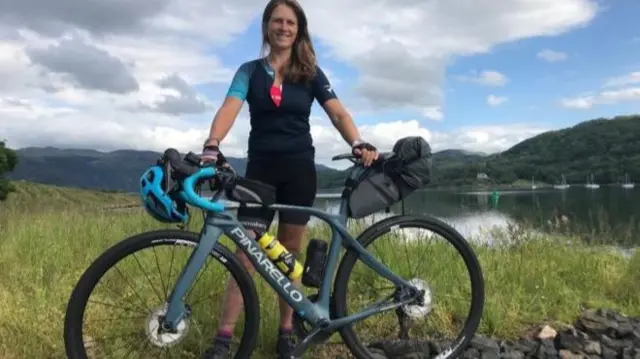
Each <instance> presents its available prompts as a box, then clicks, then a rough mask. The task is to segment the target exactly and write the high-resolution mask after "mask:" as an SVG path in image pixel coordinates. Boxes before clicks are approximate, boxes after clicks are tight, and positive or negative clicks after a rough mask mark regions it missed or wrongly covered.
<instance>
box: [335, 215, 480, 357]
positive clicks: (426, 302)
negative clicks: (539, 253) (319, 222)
mask: <svg viewBox="0 0 640 359" xmlns="http://www.w3.org/2000/svg"><path fill="white" fill-rule="evenodd" d="M401 231H404V232H405V233H404V235H402V234H401V233H400V232H401ZM436 237H439V238H440V239H441V241H440V242H441V243H437V242H436V239H437V238H436ZM442 239H444V240H442ZM358 241H359V242H360V243H361V244H362V245H363V246H364V247H365V248H367V250H368V251H369V252H370V253H372V254H373V255H374V257H376V259H378V260H379V261H380V262H381V263H382V264H384V265H386V266H387V267H388V268H389V269H390V270H391V271H392V272H394V273H395V274H396V275H399V276H401V277H403V278H405V279H407V280H409V281H411V282H412V283H413V284H414V285H416V287H418V288H419V289H423V290H424V295H423V296H422V297H421V298H420V299H419V300H418V301H416V302H413V303H410V304H409V305H405V306H402V307H399V308H398V309H397V310H387V311H385V312H382V313H378V314H375V315H373V316H370V317H368V318H366V319H364V320H362V321H359V322H356V323H353V324H351V325H348V326H345V327H343V328H341V330H340V334H341V335H342V338H343V340H344V342H345V344H346V345H347V347H348V348H349V349H350V350H351V352H352V353H353V355H355V357H356V358H358V359H373V358H374V352H376V351H378V350H382V351H385V352H387V354H392V353H389V351H390V350H392V349H390V347H391V346H389V345H388V343H390V342H392V341H393V342H394V345H393V348H396V349H395V350H398V351H399V352H398V355H402V354H406V352H407V349H402V347H403V345H402V344H401V343H399V342H398V340H406V341H407V345H406V346H405V347H411V348H412V350H411V351H410V352H412V353H413V352H416V351H419V352H421V353H424V354H428V355H434V354H435V352H438V353H440V354H441V356H439V359H444V358H451V357H455V356H457V355H458V354H459V353H460V352H461V351H462V350H464V348H465V347H466V346H467V345H468V344H469V342H470V340H471V339H472V337H473V335H474V334H475V332H476V330H477V328H478V325H479V323H480V319H481V317H482V311H483V307H484V279H483V277H482V271H481V268H480V264H479V263H478V260H477V258H476V256H475V254H474V252H473V250H472V248H471V247H470V246H469V244H468V243H467V241H466V240H465V239H464V238H463V237H462V235H460V233H458V232H457V231H456V230H455V229H453V228H452V227H451V226H449V225H447V224H446V223H444V222H442V221H439V220H437V219H435V218H431V217H414V216H408V215H402V216H395V217H390V218H387V219H385V220H382V221H380V222H378V223H376V224H374V225H373V226H371V227H370V228H368V229H367V230H366V231H364V232H363V233H362V234H361V235H360V236H359V237H358ZM385 242H387V243H385ZM447 247H448V248H447ZM456 260H457V262H454V261H456ZM421 269H422V270H424V271H425V272H426V271H429V270H430V272H431V273H422V272H419V271H420V270H421ZM459 282H466V283H459ZM401 292H402V290H401V288H396V287H395V286H394V285H393V284H392V283H391V282H389V281H388V280H386V279H385V278H383V277H382V276H380V275H379V274H377V273H376V272H375V271H374V270H373V269H371V268H369V267H368V266H367V265H366V264H364V263H363V262H361V261H358V254H357V253H356V252H355V251H352V250H349V251H348V252H347V253H346V254H345V256H344V257H343V259H342V261H341V263H340V266H339V268H338V272H337V275H336V280H335V286H334V295H335V314H336V317H338V318H340V317H345V316H347V315H349V314H353V313H356V312H358V311H361V310H362V309H364V307H366V306H368V305H371V304H372V303H373V302H378V301H380V300H381V299H383V298H387V299H388V302H389V303H392V302H394V300H395V298H398V297H399V296H401ZM347 299H350V300H351V301H352V302H355V304H361V305H358V306H357V307H355V308H348V305H347ZM363 302H366V303H363ZM464 317H466V319H464ZM367 323H369V324H368V325H367ZM356 328H358V329H356ZM356 332H357V333H356ZM434 344H435V345H434ZM403 350H404V353H403V352H402V351H403Z"/></svg>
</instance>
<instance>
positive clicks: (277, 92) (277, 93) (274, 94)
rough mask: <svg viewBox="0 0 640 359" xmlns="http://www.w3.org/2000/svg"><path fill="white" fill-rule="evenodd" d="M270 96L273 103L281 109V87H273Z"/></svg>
mask: <svg viewBox="0 0 640 359" xmlns="http://www.w3.org/2000/svg"><path fill="white" fill-rule="evenodd" d="M270 94H271V99H272V100H273V103H275V104H276V106H278V107H280V102H282V89H281V88H280V87H279V86H271V91H270Z"/></svg>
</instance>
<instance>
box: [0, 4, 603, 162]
mask: <svg viewBox="0 0 640 359" xmlns="http://www.w3.org/2000/svg"><path fill="white" fill-rule="evenodd" d="M52 4H53V3H52V2H51V1H46V0H28V1H22V2H2V3H1V4H0V20H2V21H1V22H0V23H2V25H0V39H2V40H0V78H2V81H1V82H0V99H2V101H3V102H2V105H3V107H2V108H1V109H0V111H1V114H2V120H1V121H0V133H2V134H3V136H4V137H6V138H7V139H8V140H9V143H10V145H11V146H16V147H20V146H29V145H56V146H61V147H76V146H80V147H92V148H98V149H115V148H139V149H147V148H150V149H157V150H162V149H164V148H166V147H167V146H174V147H178V148H180V149H184V150H198V147H199V146H200V144H201V142H202V140H203V139H204V136H206V132H207V131H208V127H209V123H210V119H211V117H212V116H213V111H214V110H215V105H216V104H217V103H219V101H220V98H213V99H207V98H205V97H204V95H203V94H202V93H200V92H199V91H198V88H197V87H196V85H198V84H203V83H204V84H207V83H223V84H227V83H228V81H229V80H230V79H231V76H232V75H233V73H234V72H235V70H236V66H237V64H236V65H230V66H231V68H228V67H227V66H225V64H223V62H222V61H221V59H220V58H219V57H218V55H217V54H216V49H217V48H218V47H219V46H220V45H225V44H229V43H230V42H231V41H232V40H233V39H234V38H235V37H236V36H237V35H238V34H240V33H241V32H242V31H244V30H245V29H246V28H248V27H249V25H250V20H252V19H255V18H256V16H257V15H259V14H260V11H261V10H262V8H263V6H264V4H263V3H261V2H255V1H252V0H238V1H233V2H228V1H223V0H193V1H189V2H184V1H178V0H152V1H146V2H141V3H137V2H136V3H133V2H132V3H127V2H122V1H118V2H107V3H104V4H103V3H98V2H80V3H77V2H74V1H71V0H61V1H56V2H55V5H52ZM303 5H304V7H305V10H306V12H307V16H308V18H309V21H310V25H311V32H312V34H313V35H314V36H316V37H317V38H319V39H321V41H322V42H323V43H324V44H325V45H326V46H328V48H329V52H327V53H321V54H319V56H320V61H321V62H322V61H323V58H326V57H333V59H334V60H337V61H344V62H346V65H348V66H352V67H355V68H356V69H357V72H358V73H359V77H358V79H357V83H358V87H357V88H358V93H359V94H360V95H361V96H362V97H363V98H365V99H368V100H369V103H370V104H371V105H372V107H373V109H374V111H376V110H378V109H380V108H386V109H390V110H394V111H395V110H400V109H404V108H410V109H415V110H417V111H419V113H421V114H422V115H423V116H425V117H427V118H430V119H433V120H442V119H443V118H444V115H445V114H444V111H445V109H444V108H443V107H442V106H443V99H444V91H443V90H442V86H443V83H444V80H445V70H446V66H447V65H448V64H449V63H450V62H451V61H452V60H453V59H454V58H455V57H456V56H468V55H474V54H477V53H485V52H488V51H491V49H492V48H493V47H494V46H496V45H498V44H503V43H506V42H510V41H517V40H520V39H524V38H529V37H533V36H552V35H557V34H560V33H563V32H565V31H569V30H571V29H573V28H575V27H577V26H582V25H584V24H586V23H588V22H589V21H590V20H591V19H592V18H593V16H594V15H595V11H596V5H595V2H593V1H591V0H566V1H562V2H559V1H556V0H538V1H536V2H523V1H520V0H505V1H503V2H500V4H496V2H495V1H494V0H479V1H475V2H466V1H465V2H462V0H446V1H428V2H425V1H423V0H414V1H412V0H402V1H396V2H387V1H382V0H374V1H365V0H350V1H342V0H326V1H323V2H317V1H310V0H306V1H304V4H303ZM479 13H482V14H483V16H481V17H479V16H478V14H479ZM78 45H80V46H78ZM69 46H76V47H69ZM77 47H79V48H80V49H81V50H82V51H79V50H78V49H77ZM49 48H50V49H53V50H56V49H57V50H58V52H50V51H49V52H46V51H45V50H46V49H49ZM69 48H71V49H75V50H74V51H75V52H74V53H75V54H76V55H75V56H76V57H75V58H72V59H67V58H65V57H64V55H68V54H69V52H68V51H60V50H61V49H62V50H64V49H69ZM25 49H31V50H32V52H31V53H30V54H31V55H32V56H28V54H29V52H28V51H26V52H25ZM33 49H36V54H38V55H40V56H39V57H38V56H35V57H34V56H33ZM256 52H257V49H256ZM52 54H53V55H56V56H54V59H55V60H56V61H53V62H52V58H51V56H52ZM85 55H91V56H93V57H90V56H85ZM47 56H48V57H47ZM87 58H91V59H93V61H88V60H87ZM98 59H102V60H104V59H110V61H111V62H110V63H111V67H108V66H107V67H103V66H99V63H101V62H99V61H98ZM34 60H35V61H34ZM78 63H79V64H81V65H83V66H87V67H86V68H84V71H83V72H80V71H81V68H80V67H78V66H70V65H71V64H78ZM38 64H39V65H38ZM109 68H110V69H111V72H109V73H111V74H113V73H120V76H121V77H114V78H110V77H109V76H107V77H106V78H105V77H104V76H103V77H102V81H97V80H96V77H99V76H102V75H104V73H102V72H100V71H101V70H104V71H106V70H108V69H109ZM52 69H53V70H55V71H52ZM118 71H119V72H118ZM327 72H328V76H329V77H330V78H331V79H332V81H333V82H334V83H340V79H336V78H335V75H334V74H333V73H332V72H331V71H330V70H327ZM122 74H124V75H122ZM473 75H474V78H475V80H474V81H476V82H477V83H479V84H484V85H489V86H504V85H505V84H506V83H507V81H508V79H507V78H506V76H504V75H503V74H501V73H499V72H497V71H494V70H486V71H484V72H481V73H479V74H473ZM122 76H124V77H122ZM170 76H175V77H174V79H180V81H174V82H173V86H166V82H163V79H166V78H168V77H170ZM115 79H119V81H116V82H115V84H114V83H113V82H109V81H106V80H112V81H113V80H115ZM123 79H124V80H125V81H124V83H125V84H126V83H127V82H126V80H127V79H128V80H130V79H135V81H136V82H137V86H138V87H137V88H138V89H137V91H132V92H129V93H123V92H124V91H125V90H126V89H130V88H132V86H123V85H122V81H123ZM132 83H133V82H129V83H128V84H129V85H131V84H132ZM163 83H164V84H165V85H163ZM178 83H179V86H175V85H177V84H178ZM87 87H89V88H90V90H88V89H87ZM114 88H115V89H116V90H118V89H119V91H113V89H114ZM123 88H124V89H125V90H122V89H123ZM212 107H213V108H212ZM141 108H145V109H146V110H145V111H142V110H141ZM193 108H196V109H198V108H200V109H203V111H204V112H201V113H200V114H199V115H196V114H194V113H193V111H194V110H193ZM205 108H207V109H205ZM161 110H165V112H169V113H181V112H187V113H190V115H189V116H188V117H179V118H176V117H174V116H171V115H169V114H167V113H164V112H162V111H161ZM419 123H420V122H418V121H417V120H416V121H413V122H398V123H395V122H394V123H381V124H378V125H376V126H370V127H363V128H362V131H363V133H365V134H367V135H368V136H370V137H371V138H372V139H375V140H376V141H379V142H380V143H386V144H391V142H393V141H391V142H390V140H389V139H391V138H396V137H397V136H400V135H402V134H416V133H421V134H424V135H425V136H427V135H430V136H432V139H433V141H435V142H434V143H437V142H438V141H440V140H439V139H441V138H446V141H448V142H443V143H447V144H451V147H455V146H456V145H457V142H456V141H458V137H457V136H459V137H460V138H469V143H479V144H480V145H479V147H482V148H489V147H490V146H489V147H488V146H487V145H486V144H482V143H483V142H482V141H480V140H478V138H480V137H482V136H480V137H478V136H479V135H478V136H476V135H477V134H478V133H480V132H482V133H485V132H486V131H485V132H483V131H484V130H478V129H477V128H476V129H474V130H473V131H475V132H473V131H472V132H469V133H474V134H476V135H464V134H463V133H456V134H455V135H452V134H446V135H445V134H437V133H433V132H432V131H429V130H427V129H426V128H424V127H421V125H419ZM317 126H318V125H315V126H314V127H313V131H314V137H317V138H318V141H319V142H320V143H323V141H325V142H326V141H329V142H326V143H330V144H331V145H332V146H335V148H336V149H341V148H343V146H344V145H343V144H341V139H340V138H338V139H337V140H336V139H335V138H336V135H337V131H335V130H333V129H332V128H330V127H327V124H326V121H325V122H324V125H323V126H321V127H317ZM248 127H249V125H248V120H247V113H246V111H244V112H243V113H242V114H241V116H240V118H239V119H238V120H237V121H236V124H235V125H234V127H233V129H232V131H231V133H230V135H229V137H228V138H227V139H225V146H227V148H226V151H227V153H229V154H230V155H244V151H245V149H246V136H247V135H246V130H247V129H248ZM478 131H480V132H478ZM492 133H493V132H492ZM448 136H449V137H448ZM474 136H475V137H474ZM490 142H491V141H490ZM461 145H466V142H465V143H461ZM483 146H484V147H483Z"/></svg>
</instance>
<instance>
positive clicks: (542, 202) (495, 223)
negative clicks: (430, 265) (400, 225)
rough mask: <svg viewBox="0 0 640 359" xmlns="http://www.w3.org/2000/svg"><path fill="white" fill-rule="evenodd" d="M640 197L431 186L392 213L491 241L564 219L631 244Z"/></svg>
mask: <svg viewBox="0 0 640 359" xmlns="http://www.w3.org/2000/svg"><path fill="white" fill-rule="evenodd" d="M638 202H640V191H637V190H624V189H622V188H618V187H600V188H599V189H595V190H594V189H586V188H581V187H572V188H569V189H567V190H556V189H552V188H551V189H536V190H519V191H515V190H514V191H501V192H500V193H499V196H497V197H496V196H494V194H493V192H492V191H464V192H463V191H435V190H431V191H420V192H416V193H414V194H412V195H411V196H409V197H408V198H407V199H406V200H405V202H404V207H402V206H401V204H396V205H394V206H392V207H391V209H390V210H391V213H390V214H399V213H402V212H403V211H404V212H405V213H410V214H429V215H431V216H434V217H436V218H439V219H441V220H443V221H445V222H447V223H449V224H450V225H452V226H454V227H455V228H456V229H457V230H459V231H460V232H461V233H462V234H463V235H464V236H465V237H468V238H472V237H473V238H474V239H475V240H480V241H486V242H490V241H491V240H492V237H491V236H490V235H488V234H487V232H490V230H492V229H497V230H505V229H507V228H509V226H510V225H517V224H522V223H525V222H526V223H527V224H528V225H529V226H534V227H537V228H538V229H539V230H541V231H544V230H545V229H548V228H549V226H555V225H557V224H560V225H562V226H565V227H566V228H564V229H563V230H566V231H571V232H572V233H582V234H584V236H585V238H586V239H591V240H615V241H616V244H620V245H625V246H626V245H638V243H639V242H640V222H639V221H638V217H639V216H638V214H640V206H638V205H637V203H638ZM315 206H316V207H318V208H322V209H324V210H327V211H329V212H330V213H337V211H338V206H339V198H321V199H318V200H317V201H316V204H315ZM390 214H389V215H390ZM377 215H379V214H377ZM371 218H375V217H371ZM605 237H606V238H605Z"/></svg>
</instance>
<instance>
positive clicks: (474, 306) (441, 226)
mask: <svg viewBox="0 0 640 359" xmlns="http://www.w3.org/2000/svg"><path fill="white" fill-rule="evenodd" d="M402 227H414V228H415V227H420V228H424V229H428V230H430V231H432V232H434V233H435V234H437V235H440V236H442V237H444V238H445V239H446V240H447V241H448V242H450V243H451V244H453V246H454V247H455V248H456V249H457V251H458V253H459V254H460V256H461V257H462V258H463V260H464V263H465V265H466V267H467V271H468V274H469V277H470V280H471V293H472V294H471V306H470V309H469V316H468V318H467V320H466V322H465V324H464V327H463V329H462V331H461V332H460V334H459V335H458V337H457V338H456V339H455V340H454V341H453V343H451V346H450V347H449V349H448V350H446V351H445V353H441V354H440V356H438V358H439V359H446V358H455V357H456V356H457V355H459V354H460V353H461V352H462V351H463V350H464V349H465V347H467V346H468V345H469V343H470V342H471V340H472V339H473V336H474V334H475V332H476V330H477V328H478V326H479V324H480V320H481V319H482V312H483V308H484V301H485V295H484V278H483V275H482V269H481V267H480V263H479V262H478V259H477V257H476V255H475V253H474V252H473V250H472V248H471V247H470V246H469V244H468V243H467V241H466V240H465V239H464V237H463V236H462V235H461V234H460V233H459V232H458V231H456V230H455V229H454V228H453V227H451V226H449V225H448V224H446V223H444V222H442V221H440V220H438V219H436V218H433V217H429V216H412V215H398V216H393V217H389V218H386V219H383V220H381V221H379V222H377V223H375V224H374V225H372V226H371V227H369V228H367V229H366V230H365V231H364V232H362V233H361V234H360V235H359V236H358V238H357V240H358V241H359V242H360V243H361V244H362V245H363V246H364V247H365V248H366V247H367V246H369V245H370V244H371V243H373V242H374V241H375V240H376V239H378V238H380V237H381V236H382V235H384V234H386V233H388V232H390V231H391V229H394V228H402ZM358 257H359V256H358V253H357V252H356V251H354V250H351V249H349V250H347V252H346V253H345V255H344V256H343V258H342V260H341V261H340V265H339V267H338V271H337V274H336V280H335V282H334V300H335V304H334V305H335V314H336V317H338V318H340V317H344V316H346V315H347V302H346V300H347V298H346V297H347V284H348V283H349V277H350V275H351V273H352V269H353V266H354V265H355V263H356V260H357V259H358ZM339 332H340V335H341V337H342V339H343V341H344V343H345V344H346V346H347V347H348V348H349V350H350V351H351V353H352V354H353V355H354V356H355V357H356V358H357V359H373V358H375V357H374V356H373V355H372V353H371V352H370V351H369V350H368V349H367V347H366V346H365V345H364V344H363V343H362V341H361V340H360V339H359V338H358V336H357V334H356V333H355V331H354V330H353V326H352V325H347V326H344V327H342V328H340V330H339ZM451 348H454V349H451Z"/></svg>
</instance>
